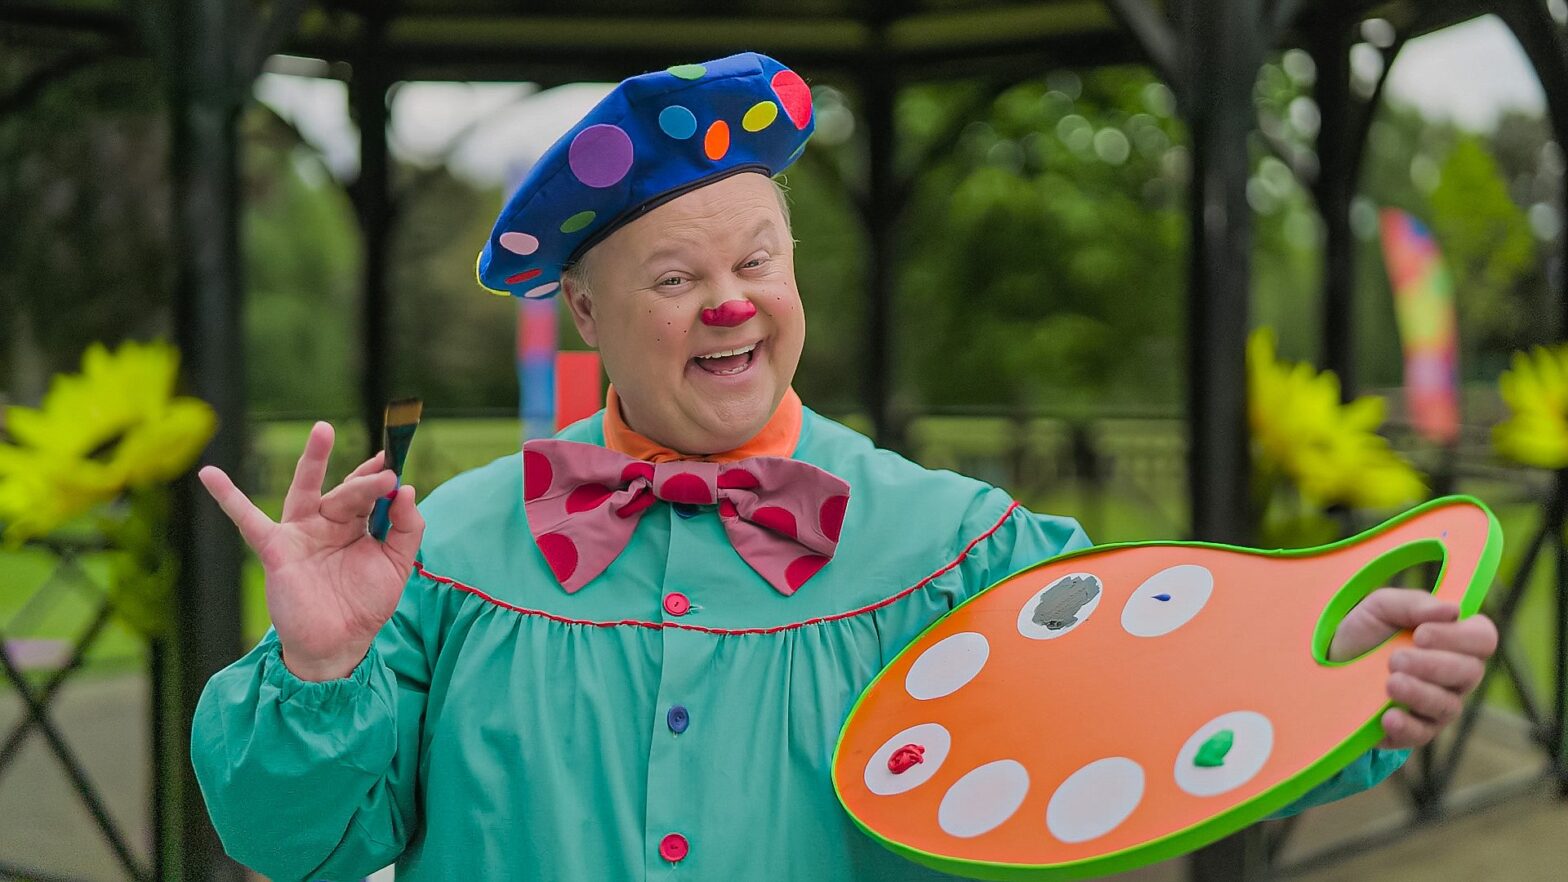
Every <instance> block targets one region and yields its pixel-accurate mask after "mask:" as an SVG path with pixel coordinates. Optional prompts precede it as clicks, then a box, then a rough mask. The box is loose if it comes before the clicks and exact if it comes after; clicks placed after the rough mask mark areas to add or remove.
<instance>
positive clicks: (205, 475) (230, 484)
mask: <svg viewBox="0 0 1568 882" xmlns="http://www.w3.org/2000/svg"><path fill="white" fill-rule="evenodd" d="M196 476H197V477H198V478H200V479H201V483H202V486H203V487H206V488H207V492H208V493H210V494H212V498H213V499H214V500H216V501H217V503H218V507H219V508H221V509H223V513H224V514H226V515H228V516H229V520H231V521H233V522H234V526H236V527H239V529H240V535H241V536H242V537H244V539H245V544H247V545H249V546H250V547H251V548H252V549H253V550H254V551H255V552H256V553H257V554H258V555H260V554H261V553H262V549H263V548H265V547H266V545H267V542H268V540H269V539H271V537H272V531H273V530H274V529H276V528H277V524H274V523H273V522H272V519H271V518H269V517H267V516H266V515H265V514H263V513H262V511H261V509H259V508H257V507H256V505H255V503H253V502H251V501H250V499H249V498H247V497H246V496H245V494H244V493H241V492H240V488H238V487H236V486H234V481H232V480H231V479H230V478H229V476H228V474H227V473H225V472H224V471H223V469H220V468H218V467H217V466H207V467H206V468H204V469H202V470H201V471H199V472H197V473H196Z"/></svg>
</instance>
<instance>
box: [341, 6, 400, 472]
mask: <svg viewBox="0 0 1568 882" xmlns="http://www.w3.org/2000/svg"><path fill="white" fill-rule="evenodd" d="M382 28H383V23H382V22H379V21H376V22H369V23H367V31H366V38H365V42H364V45H363V47H362V51H361V52H360V53H359V55H358V56H357V57H356V59H355V61H354V78H353V80H352V81H351V82H350V83H349V101H350V102H351V104H352V105H353V107H352V109H353V112H354V118H355V121H356V122H357V123H358V124H359V178H358V180H356V181H355V182H354V187H353V196H354V207H355V210H356V211H357V213H358V215H359V232H360V242H361V248H360V251H361V256H360V259H361V260H362V261H363V263H362V264H361V267H360V279H361V288H360V293H361V299H360V310H361V312H360V358H361V361H360V382H359V395H360V414H361V418H362V419H363V420H364V423H365V432H366V444H367V451H366V455H367V456H368V455H370V454H374V453H375V452H376V451H378V450H380V449H381V424H382V421H383V420H384V419H385V416H386V411H385V407H386V403H387V389H388V388H389V385H390V378H389V377H388V375H387V372H388V370H389V369H390V367H391V363H392V359H391V358H390V355H389V349H390V347H391V340H390V335H389V334H388V328H389V326H390V324H391V323H390V321H389V319H390V316H389V315H388V309H389V308H390V305H389V303H388V299H387V254H388V251H389V245H390V241H391V235H392V211H393V207H392V195H391V186H392V181H391V162H390V159H389V156H388V150H387V123H388V112H387V100H388V95H387V90H388V88H389V87H390V86H391V82H390V79H389V77H388V73H387V68H386V63H385V61H384V60H383V58H382V51H383V50H382V47H381V33H382Z"/></svg>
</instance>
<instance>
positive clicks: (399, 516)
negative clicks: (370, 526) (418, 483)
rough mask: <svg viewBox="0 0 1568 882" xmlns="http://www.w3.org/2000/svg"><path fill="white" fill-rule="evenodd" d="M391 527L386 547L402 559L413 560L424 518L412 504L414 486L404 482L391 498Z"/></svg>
mask: <svg viewBox="0 0 1568 882" xmlns="http://www.w3.org/2000/svg"><path fill="white" fill-rule="evenodd" d="M388 514H389V515H391V518H392V528H391V529H390V530H388V531H387V538H386V548H387V550H388V551H390V552H392V553H393V554H396V555H397V556H399V557H400V558H402V559H403V560H405V561H407V560H413V559H414V555H415V554H416V553H418V551H419V542H420V540H421V539H423V538H424V535H425V518H424V516H423V515H421V514H420V513H419V507H418V506H416V505H415V504H414V488H413V486H412V485H409V484H405V485H403V486H402V487H399V488H398V491H397V498H396V499H394V500H392V510H391V511H390V512H388Z"/></svg>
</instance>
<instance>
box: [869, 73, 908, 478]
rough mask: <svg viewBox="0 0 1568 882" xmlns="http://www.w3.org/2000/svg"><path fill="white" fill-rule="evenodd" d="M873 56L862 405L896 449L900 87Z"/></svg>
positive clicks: (878, 434) (875, 430)
mask: <svg viewBox="0 0 1568 882" xmlns="http://www.w3.org/2000/svg"><path fill="white" fill-rule="evenodd" d="M880 54H881V53H880V50H879V51H878V52H876V53H871V56H870V62H871V63H870V64H868V65H867V67H866V68H865V69H864V71H863V72H862V73H861V75H860V92H861V100H862V102H863V103H864V114H865V122H866V148H867V149H866V166H867V167H866V180H867V187H866V214H865V217H866V246H867V253H866V330H865V345H866V349H865V352H866V355H865V366H864V368H863V370H864V371H865V373H864V374H863V375H862V377H861V401H862V402H863V406H864V407H865V409H866V414H867V415H868V416H869V417H870V418H871V426H872V431H871V437H872V440H874V441H876V443H877V444H878V445H879V446H882V447H890V448H894V449H897V448H898V447H899V446H900V445H901V444H902V442H903V439H902V438H901V437H900V435H901V434H902V433H901V431H900V427H899V426H898V425H897V423H896V417H895V415H894V414H893V412H892V407H891V401H890V395H891V390H892V363H893V359H892V351H893V341H892V337H893V327H892V315H893V310H892V302H893V296H894V284H895V280H894V273H895V272H896V270H895V264H894V261H893V246H894V238H895V233H896V227H897V222H898V206H897V196H898V185H897V179H896V169H895V168H894V165H893V163H894V147H895V144H896V141H895V133H894V119H893V104H894V101H895V100H896V98H897V94H898V88H897V85H896V82H895V80H894V74H893V73H892V65H891V64H888V63H886V62H885V60H884V59H882V58H881V57H880Z"/></svg>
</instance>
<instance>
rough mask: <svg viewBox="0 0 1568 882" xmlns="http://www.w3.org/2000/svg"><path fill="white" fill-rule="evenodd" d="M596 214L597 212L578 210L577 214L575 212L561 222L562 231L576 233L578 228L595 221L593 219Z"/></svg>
mask: <svg viewBox="0 0 1568 882" xmlns="http://www.w3.org/2000/svg"><path fill="white" fill-rule="evenodd" d="M596 216H597V213H596V212H592V211H579V212H577V213H576V214H574V215H572V216H571V217H569V218H567V219H566V220H565V221H563V222H562V223H561V232H563V233H575V232H577V231H578V230H580V229H582V228H583V227H586V226H588V225H589V224H591V223H593V219H594V218H595V217H596Z"/></svg>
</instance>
